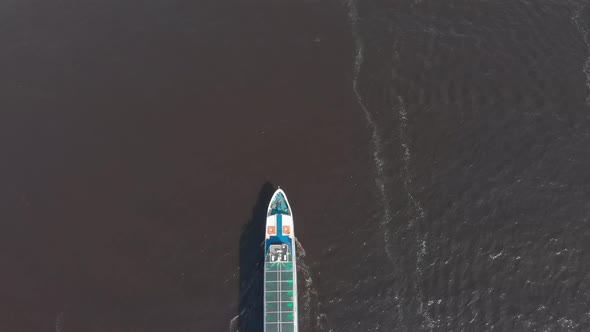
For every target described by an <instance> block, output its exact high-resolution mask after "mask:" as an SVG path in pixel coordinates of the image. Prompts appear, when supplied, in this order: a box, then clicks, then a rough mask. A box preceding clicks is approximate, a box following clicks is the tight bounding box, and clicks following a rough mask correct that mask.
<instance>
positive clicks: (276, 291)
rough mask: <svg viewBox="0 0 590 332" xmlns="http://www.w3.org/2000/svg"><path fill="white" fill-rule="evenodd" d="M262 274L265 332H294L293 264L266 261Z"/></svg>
mask: <svg viewBox="0 0 590 332" xmlns="http://www.w3.org/2000/svg"><path fill="white" fill-rule="evenodd" d="M289 256H290V255H289ZM264 273H265V275H266V278H265V279H266V281H265V283H266V284H265V286H266V287H265V289H266V291H265V295H264V296H265V302H266V308H265V313H266V314H265V317H264V324H265V330H266V332H293V331H295V321H294V320H295V313H294V308H293V306H294V304H293V299H294V294H293V292H294V289H293V263H292V262H270V261H268V260H267V262H266V264H265V271H264Z"/></svg>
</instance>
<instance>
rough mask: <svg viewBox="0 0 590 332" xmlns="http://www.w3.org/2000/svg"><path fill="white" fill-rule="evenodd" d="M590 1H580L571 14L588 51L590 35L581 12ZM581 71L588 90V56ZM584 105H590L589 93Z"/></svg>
mask: <svg viewBox="0 0 590 332" xmlns="http://www.w3.org/2000/svg"><path fill="white" fill-rule="evenodd" d="M589 2H590V1H584V2H582V3H581V4H580V5H579V6H578V7H577V8H576V9H575V10H574V15H573V16H572V21H573V22H574V25H575V26H576V28H577V29H578V31H579V32H580V34H581V35H582V39H583V40H584V44H586V48H587V49H588V51H589V52H590V36H589V35H588V27H587V26H586V24H585V23H584V22H583V21H582V13H583V11H584V10H585V9H586V8H587V7H588V3H589ZM582 72H583V73H584V75H586V86H587V87H588V89H589V90H590V56H588V58H587V59H586V62H584V66H583V67H582ZM586 105H588V106H590V94H589V95H588V96H587V97H586Z"/></svg>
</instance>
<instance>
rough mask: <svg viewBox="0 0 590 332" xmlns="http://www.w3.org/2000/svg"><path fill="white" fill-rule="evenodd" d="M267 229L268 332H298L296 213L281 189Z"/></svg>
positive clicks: (271, 206) (275, 196)
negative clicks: (294, 225)
mask: <svg viewBox="0 0 590 332" xmlns="http://www.w3.org/2000/svg"><path fill="white" fill-rule="evenodd" d="M265 229H266V237H265V241H264V332H298V325H297V254H296V248H295V247H296V245H295V230H294V228H293V213H292V211H291V206H290V205H289V201H288V200H287V195H286V194H285V192H284V191H283V190H281V188H279V189H278V190H277V191H275V193H274V194H273V196H272V198H271V200H270V203H269V205H268V209H267V213H266V228H265Z"/></svg>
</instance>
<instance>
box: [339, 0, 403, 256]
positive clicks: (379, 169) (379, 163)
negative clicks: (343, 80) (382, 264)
mask: <svg viewBox="0 0 590 332" xmlns="http://www.w3.org/2000/svg"><path fill="white" fill-rule="evenodd" d="M348 8H349V17H350V20H351V25H352V34H353V38H354V42H355V45H356V55H355V58H354V72H353V79H352V90H353V93H354V96H355V98H356V100H357V102H358V104H359V107H360V109H361V111H362V113H363V116H364V118H365V120H366V121H367V124H368V125H369V128H370V130H371V143H372V145H373V162H374V164H375V171H376V173H377V174H376V179H375V183H376V185H377V189H378V191H379V196H380V201H381V206H382V207H383V220H382V221H381V227H382V228H387V226H388V225H389V224H390V223H391V220H392V218H391V206H390V203H389V199H388V197H387V192H386V190H385V183H384V164H385V163H384V161H383V157H382V155H383V151H382V144H381V137H380V135H379V128H378V127H377V123H376V122H375V120H374V119H373V116H372V115H371V113H370V112H369V109H368V108H367V105H366V104H365V102H364V101H363V97H362V95H361V92H360V89H359V76H360V73H361V68H362V65H363V61H364V44H363V40H362V38H361V36H360V33H359V28H358V24H359V23H358V21H359V17H358V9H357V5H356V0H350V1H349V2H348ZM384 236H385V244H386V245H385V252H386V254H387V257H388V258H389V261H390V262H392V263H393V261H394V256H393V254H392V252H391V250H390V249H389V246H388V245H387V243H389V233H388V232H384Z"/></svg>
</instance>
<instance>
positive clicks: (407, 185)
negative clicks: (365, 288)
mask: <svg viewBox="0 0 590 332" xmlns="http://www.w3.org/2000/svg"><path fill="white" fill-rule="evenodd" d="M397 56H398V55H397V54H396V57H397ZM397 99H398V106H397V114H398V118H399V139H400V146H401V150H402V155H403V172H402V180H403V183H404V189H405V191H406V194H407V196H408V200H409V202H410V205H411V208H412V210H413V211H412V212H413V213H412V217H411V219H410V221H409V222H408V228H410V227H413V228H414V232H415V236H416V240H415V241H416V242H415V243H416V248H417V250H416V277H417V278H416V284H415V285H416V292H417V296H418V301H419V302H420V303H419V307H418V311H419V313H420V315H422V318H424V323H425V326H424V328H426V329H429V330H432V329H434V328H435V326H436V325H437V323H439V321H438V320H437V321H435V320H434V319H432V317H430V314H429V313H428V309H426V310H425V309H424V303H428V302H429V301H427V299H425V298H424V293H423V291H422V288H421V287H420V284H419V282H420V280H422V279H423V266H424V257H425V256H426V252H427V238H428V233H424V234H421V233H420V230H419V229H418V227H417V226H418V225H417V224H418V223H421V222H423V221H424V218H425V213H424V209H423V208H422V205H421V204H420V202H419V201H418V200H417V199H416V198H415V197H414V195H412V188H411V184H412V179H413V176H412V172H411V161H412V152H411V149H410V141H409V138H408V112H407V110H406V105H405V103H404V99H403V98H402V96H398V98H397Z"/></svg>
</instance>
